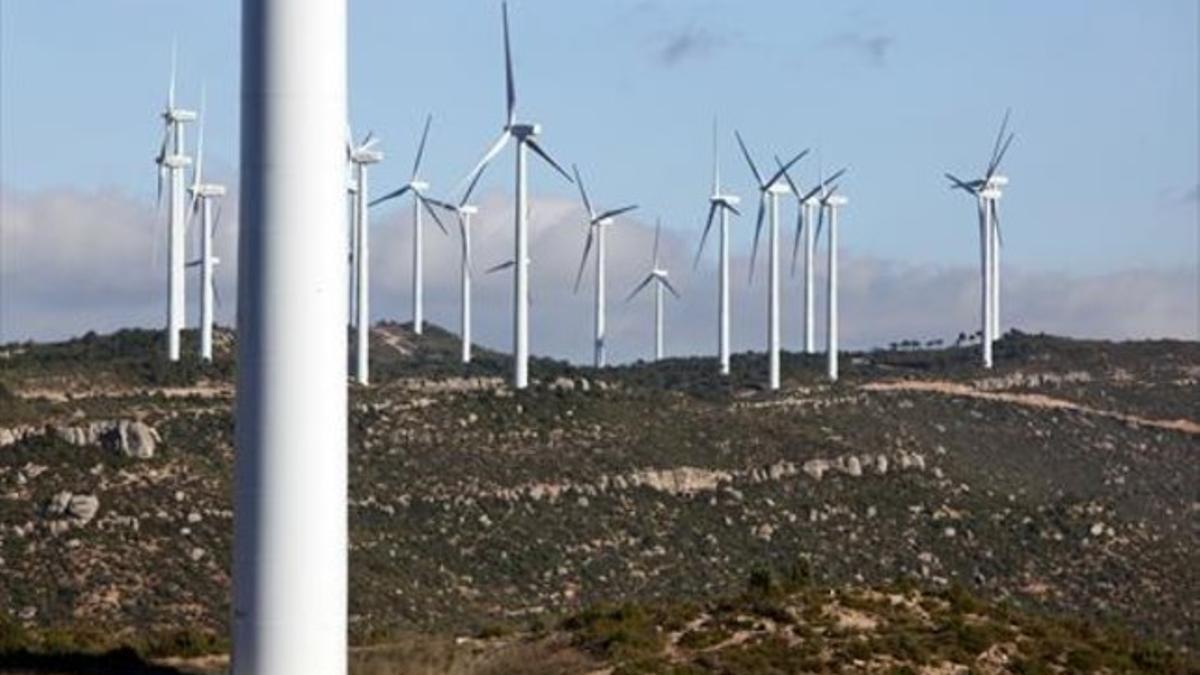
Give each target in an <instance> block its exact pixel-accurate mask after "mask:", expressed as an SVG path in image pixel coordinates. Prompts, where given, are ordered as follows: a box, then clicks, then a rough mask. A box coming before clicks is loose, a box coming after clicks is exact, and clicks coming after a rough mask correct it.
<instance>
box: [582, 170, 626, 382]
mask: <svg viewBox="0 0 1200 675" xmlns="http://www.w3.org/2000/svg"><path fill="white" fill-rule="evenodd" d="M571 169H572V170H573V171H574V172H575V184H576V185H578V186H579V196H580V197H581V198H582V199H583V207H584V209H586V210H587V215H588V223H587V228H588V231H587V240H586V241H585V242H584V244H583V256H582V257H581V258H580V259H579V272H578V273H577V274H576V275H575V292H576V293H578V292H579V283H580V282H581V281H583V269H584V267H586V266H587V262H588V253H590V252H591V250H592V242H593V241H595V243H596V305H595V309H596V321H595V327H596V333H595V339H594V340H593V342H592V349H593V353H594V361H593V363H594V365H595V366H596V367H597V368H603V367H604V366H605V363H606V360H607V358H606V357H607V354H606V349H605V347H606V346H607V345H606V344H605V338H606V337H607V336H606V335H605V326H604V323H605V319H606V318H607V317H606V307H605V296H604V292H605V290H606V288H605V279H604V268H605V247H604V233H605V231H606V230H607V229H608V228H609V227H610V226H611V225H612V224H613V222H614V221H615V218H616V217H617V216H619V215H621V214H623V213H628V212H630V211H632V210H634V209H636V208H637V205H636V204H631V205H629V206H622V207H620V208H617V209H609V210H607V211H602V212H600V213H596V209H594V208H592V202H591V201H590V200H589V199H588V194H587V188H585V187H584V185H583V177H582V176H580V175H579V167H577V166H575V165H571Z"/></svg>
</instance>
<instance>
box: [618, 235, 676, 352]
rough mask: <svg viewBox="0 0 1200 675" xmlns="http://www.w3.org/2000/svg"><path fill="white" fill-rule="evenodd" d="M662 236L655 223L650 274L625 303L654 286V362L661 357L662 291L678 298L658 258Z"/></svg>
mask: <svg viewBox="0 0 1200 675" xmlns="http://www.w3.org/2000/svg"><path fill="white" fill-rule="evenodd" d="M661 235H662V222H661V221H659V222H657V223H655V226H654V254H653V257H652V258H651V260H652V261H653V262H652V264H651V267H650V273H649V274H647V275H646V278H645V279H643V280H642V283H640V284H638V286H637V288H634V289H633V292H632V293H630V294H629V297H628V298H626V299H625V302H629V301H630V300H633V299H634V298H635V297H636V296H637V294H638V293H641V292H642V289H644V288H646V287H647V286H649V285H650V284H654V360H655V361H661V360H662V357H663V289H664V288H665V289H666V290H668V291H670V293H671V295H673V296H675V297H676V298H679V292H678V291H676V290H675V287H674V286H672V285H671V281H670V279H668V278H667V276H668V273H667V270H666V269H665V268H664V267H663V266H662V264H661V262H660V260H659V258H658V242H659V238H660V237H661Z"/></svg>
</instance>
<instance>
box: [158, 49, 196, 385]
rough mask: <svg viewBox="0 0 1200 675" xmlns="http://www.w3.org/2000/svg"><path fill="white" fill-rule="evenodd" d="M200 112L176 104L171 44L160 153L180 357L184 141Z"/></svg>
mask: <svg viewBox="0 0 1200 675" xmlns="http://www.w3.org/2000/svg"><path fill="white" fill-rule="evenodd" d="M195 119H196V113H195V112H193V111H191V110H185V109H183V108H177V107H175V49H174V47H172V48H171V80H170V84H169V85H168V87H167V105H166V107H165V108H164V109H163V111H162V120H163V137H162V143H161V144H160V145H159V149H158V156H157V157H156V158H155V160H154V161H155V163H156V164H158V203H159V204H160V205H161V204H162V192H163V174H164V172H165V173H167V174H168V177H169V182H170V195H169V199H170V205H169V207H168V211H167V356H168V358H170V360H172V361H178V360H179V336H180V332H181V331H182V330H183V324H184V302H185V300H184V276H183V275H184V269H183V268H184V261H183V258H184V226H185V223H184V220H185V218H186V215H185V213H184V209H185V208H186V207H185V205H184V203H183V201H184V187H183V170H184V169H185V168H186V167H187V166H188V165H189V164H190V163H191V161H192V160H191V158H189V157H188V156H187V155H186V154H185V153H186V146H185V144H184V137H183V133H184V126H183V125H184V124H185V123H187V122H193V121H195Z"/></svg>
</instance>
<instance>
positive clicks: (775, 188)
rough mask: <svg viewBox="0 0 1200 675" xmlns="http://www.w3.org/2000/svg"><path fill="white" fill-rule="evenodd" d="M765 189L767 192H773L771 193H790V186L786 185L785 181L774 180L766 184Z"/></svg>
mask: <svg viewBox="0 0 1200 675" xmlns="http://www.w3.org/2000/svg"><path fill="white" fill-rule="evenodd" d="M765 191H766V192H767V193H769V194H773V195H790V194H792V188H790V187H788V184H787V183H786V182H781V181H778V180H777V181H775V182H774V183H772V184H770V185H768V186H767V189H766V190H765Z"/></svg>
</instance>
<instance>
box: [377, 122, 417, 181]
mask: <svg viewBox="0 0 1200 675" xmlns="http://www.w3.org/2000/svg"><path fill="white" fill-rule="evenodd" d="M430 124H433V115H426V116H425V130H424V131H422V132H421V144H420V145H418V146H417V158H416V160H414V161H413V170H412V178H411V179H410V180H416V179H417V172H418V171H420V170H421V159H422V158H423V157H424V156H425V142H426V141H428V140H429V125H430ZM363 144H364V145H366V142H365V141H364V142H363Z"/></svg>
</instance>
